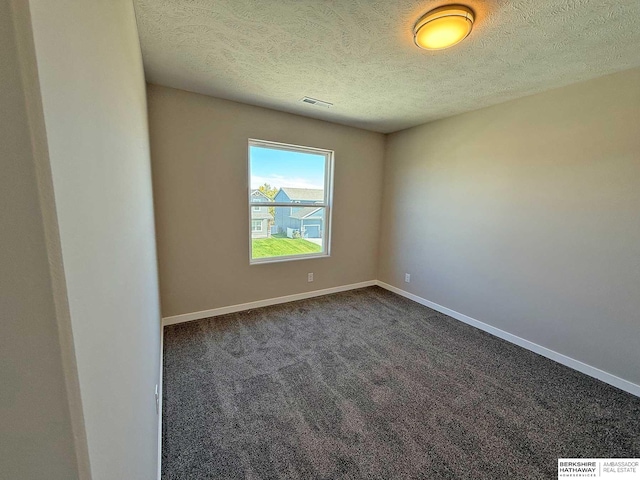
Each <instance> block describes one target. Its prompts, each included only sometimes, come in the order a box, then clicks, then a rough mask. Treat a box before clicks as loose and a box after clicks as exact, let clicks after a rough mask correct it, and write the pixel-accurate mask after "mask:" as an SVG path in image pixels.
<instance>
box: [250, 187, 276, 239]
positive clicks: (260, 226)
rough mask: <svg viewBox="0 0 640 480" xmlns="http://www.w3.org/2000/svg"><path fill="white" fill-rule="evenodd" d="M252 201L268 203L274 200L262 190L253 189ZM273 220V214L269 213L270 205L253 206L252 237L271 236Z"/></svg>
mask: <svg viewBox="0 0 640 480" xmlns="http://www.w3.org/2000/svg"><path fill="white" fill-rule="evenodd" d="M251 201H252V202H264V203H267V202H272V201H273V200H271V199H270V198H269V197H267V196H266V195H265V194H264V193H262V192H261V191H260V190H252V191H251ZM272 220H273V215H271V213H269V207H268V206H267V205H265V206H264V207H262V206H260V207H257V206H253V207H251V238H267V237H269V236H271V232H270V231H269V223H270V222H271V221H272Z"/></svg>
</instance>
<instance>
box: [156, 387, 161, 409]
mask: <svg viewBox="0 0 640 480" xmlns="http://www.w3.org/2000/svg"><path fill="white" fill-rule="evenodd" d="M156 413H157V414H160V389H159V388H158V384H157V383H156Z"/></svg>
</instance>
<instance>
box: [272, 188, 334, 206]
mask: <svg viewBox="0 0 640 480" xmlns="http://www.w3.org/2000/svg"><path fill="white" fill-rule="evenodd" d="M280 190H281V191H283V192H284V193H285V194H286V195H287V197H289V198H290V199H291V200H306V201H314V202H321V201H322V200H324V190H322V189H321V188H292V187H282V188H281V189H280Z"/></svg>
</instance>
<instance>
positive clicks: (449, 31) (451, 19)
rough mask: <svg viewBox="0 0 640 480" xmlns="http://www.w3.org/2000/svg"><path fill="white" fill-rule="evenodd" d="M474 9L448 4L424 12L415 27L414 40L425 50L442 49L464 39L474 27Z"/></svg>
mask: <svg viewBox="0 0 640 480" xmlns="http://www.w3.org/2000/svg"><path fill="white" fill-rule="evenodd" d="M473 19H474V15H473V10H471V9H470V8H469V7H465V6H463V5H447V6H444V7H440V8H436V9H434V10H431V11H430V12H427V13H426V14H424V15H423V16H422V17H421V18H420V20H418V21H417V22H416V25H415V27H413V41H414V42H415V44H416V45H417V46H418V47H420V48H424V49H425V50H442V49H443V48H447V47H451V46H453V45H455V44H457V43H460V42H461V41H462V40H464V39H465V38H466V37H467V35H469V34H470V33H471V29H472V28H473Z"/></svg>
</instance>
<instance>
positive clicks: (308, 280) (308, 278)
mask: <svg viewBox="0 0 640 480" xmlns="http://www.w3.org/2000/svg"><path fill="white" fill-rule="evenodd" d="M307 282H313V273H307Z"/></svg>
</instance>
